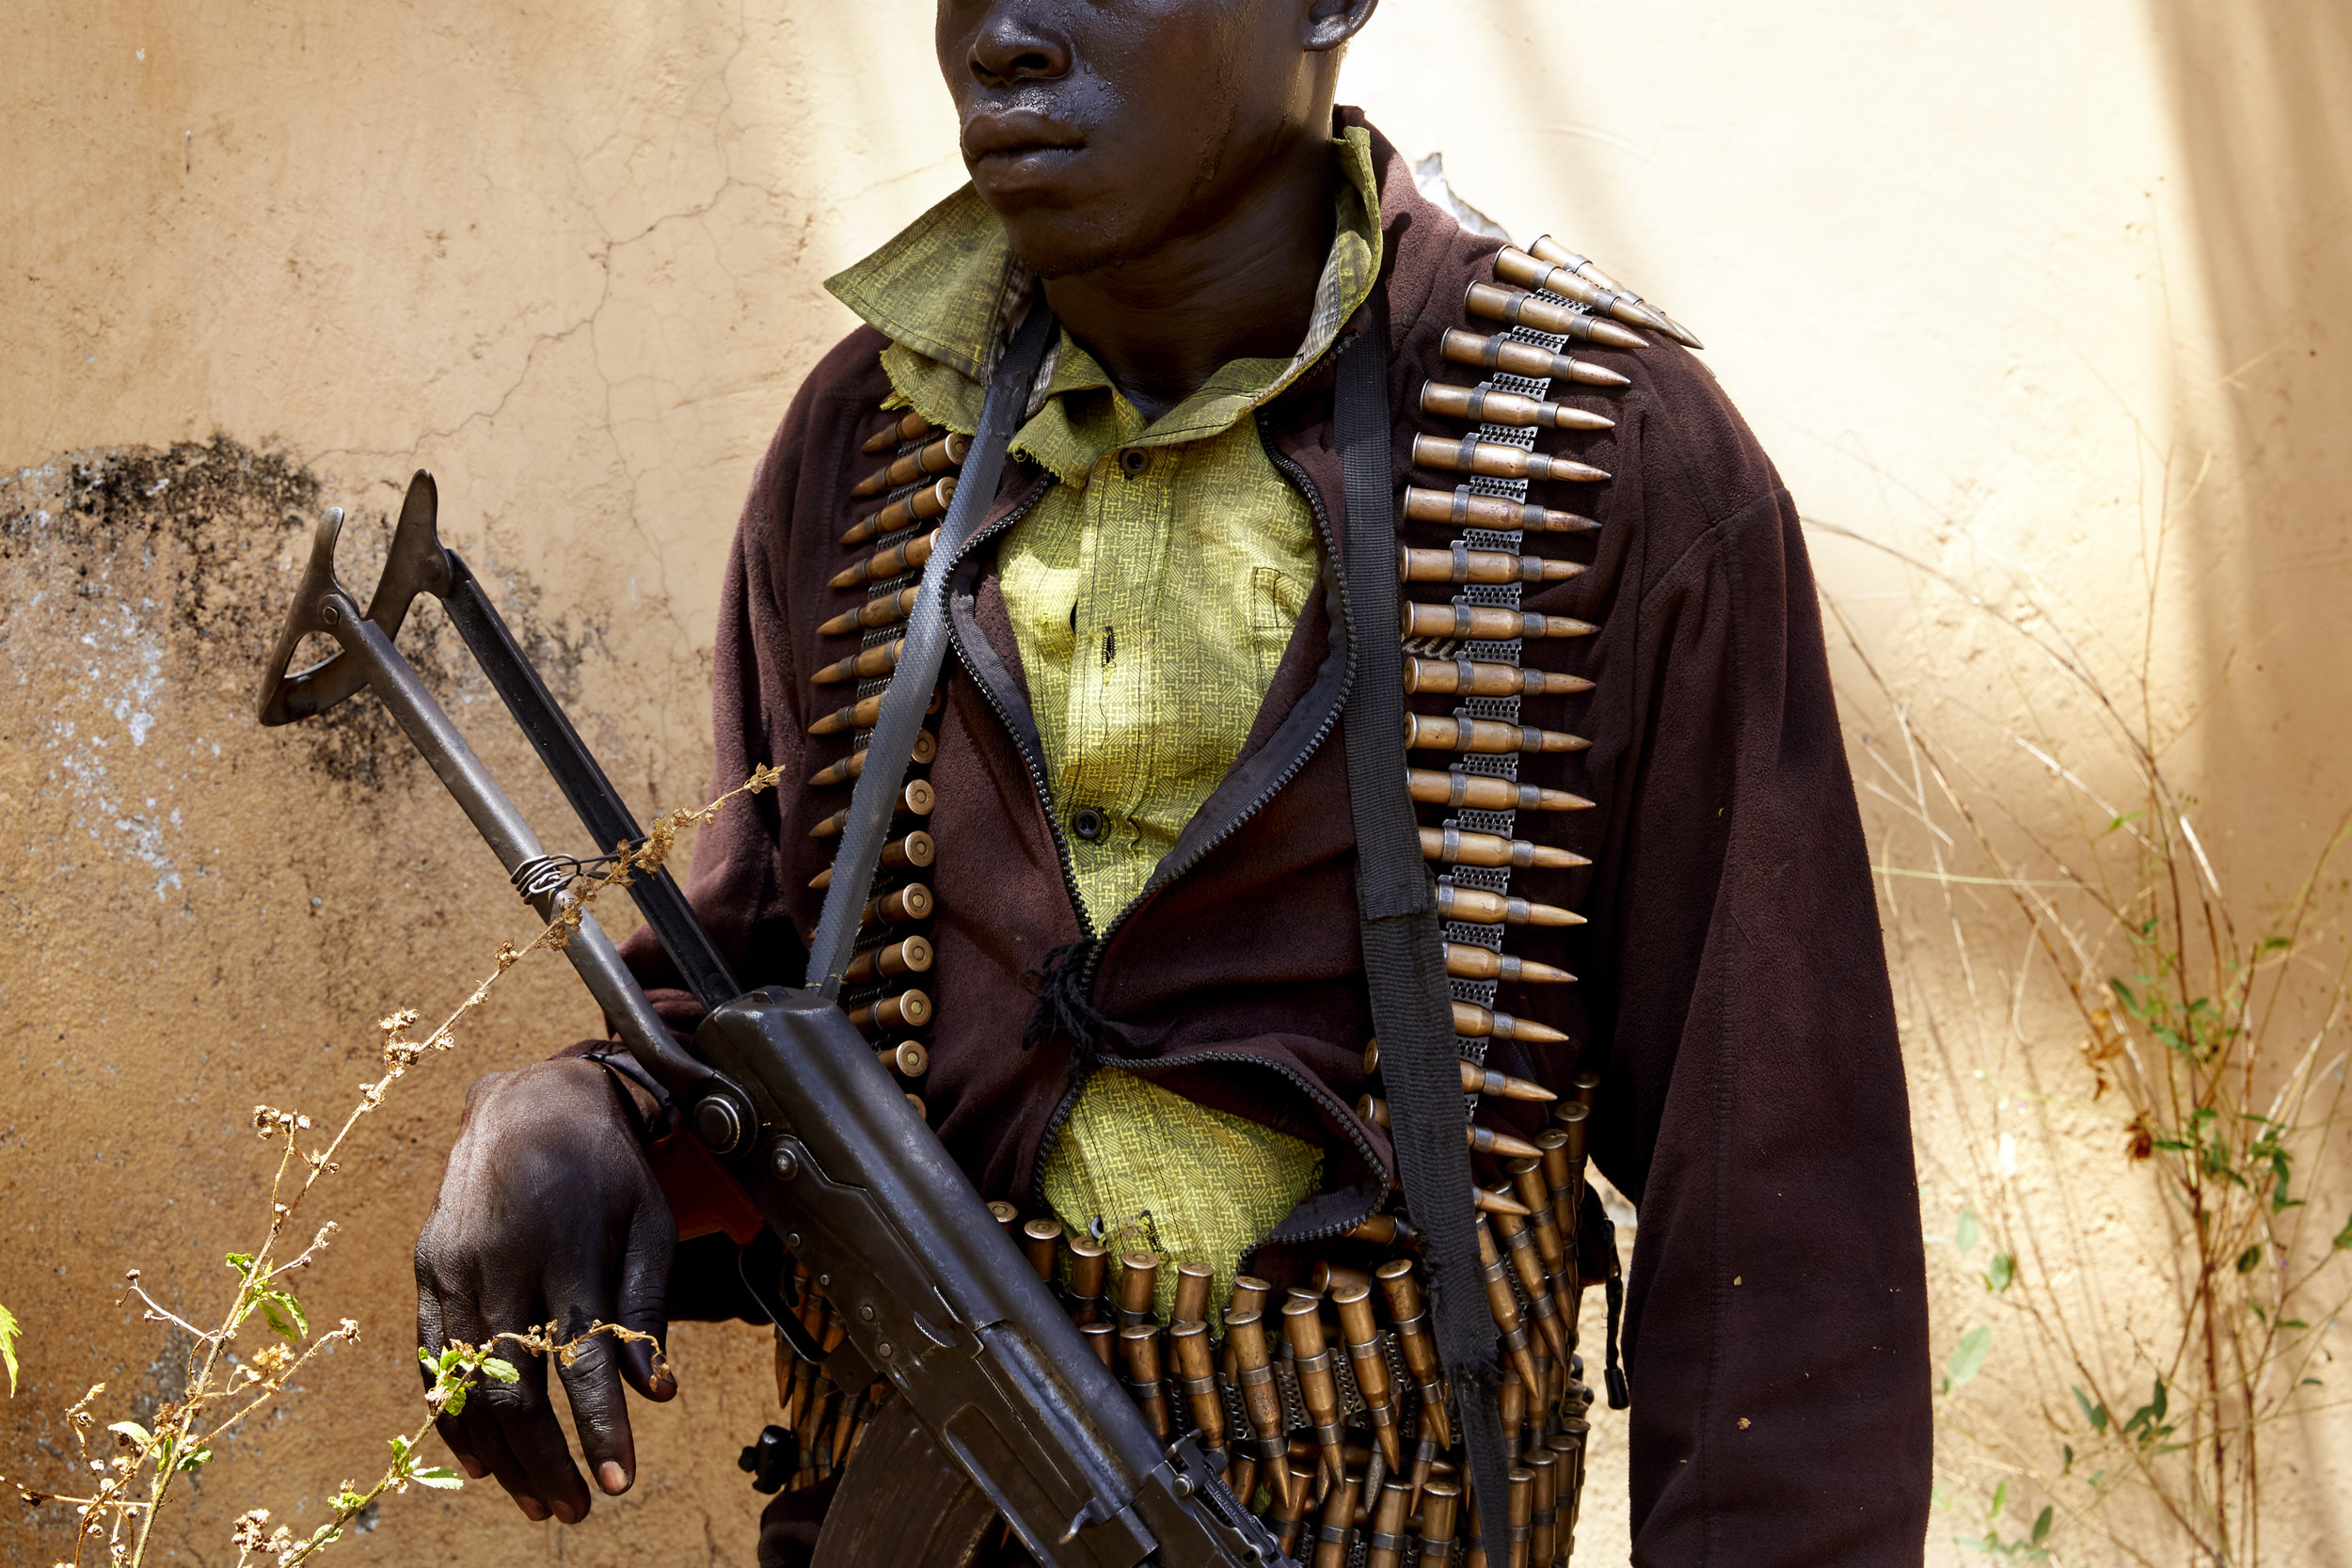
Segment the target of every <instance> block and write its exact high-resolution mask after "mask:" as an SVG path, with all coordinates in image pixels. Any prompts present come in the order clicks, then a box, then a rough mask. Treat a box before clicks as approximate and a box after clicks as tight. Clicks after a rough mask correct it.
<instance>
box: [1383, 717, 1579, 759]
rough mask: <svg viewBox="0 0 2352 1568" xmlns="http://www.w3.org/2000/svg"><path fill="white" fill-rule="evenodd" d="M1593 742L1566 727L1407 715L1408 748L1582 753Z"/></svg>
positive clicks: (1481, 753) (1498, 753)
mask: <svg viewBox="0 0 2352 1568" xmlns="http://www.w3.org/2000/svg"><path fill="white" fill-rule="evenodd" d="M1591 745H1592V742H1591V741H1589V740H1587V739H1585V738H1584V737H1583V736H1581V735H1570V734H1568V733H1567V732H1566V731H1565V730H1545V729H1538V728H1536V727H1535V726H1534V725H1533V724H1506V723H1504V722H1503V721H1501V720H1499V719H1454V718H1445V717H1440V716H1438V715H1437V714H1429V713H1407V714H1406V716H1405V746H1406V750H1407V751H1418V752H1468V753H1470V754H1472V755H1477V756H1505V755H1509V754H1511V753H1513V752H1537V753H1543V752H1555V753H1556V752H1581V751H1583V750H1585V749H1586V748H1587V747H1589V746H1591Z"/></svg>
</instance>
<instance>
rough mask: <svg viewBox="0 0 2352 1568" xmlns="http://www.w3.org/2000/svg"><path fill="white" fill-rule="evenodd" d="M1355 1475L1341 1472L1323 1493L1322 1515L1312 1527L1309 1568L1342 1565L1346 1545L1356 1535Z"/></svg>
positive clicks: (1343, 1563) (1328, 1567)
mask: <svg viewBox="0 0 2352 1568" xmlns="http://www.w3.org/2000/svg"><path fill="white" fill-rule="evenodd" d="M1358 1485H1359V1480H1358V1478H1357V1477H1355V1476H1352V1475H1348V1474H1346V1473H1345V1472H1344V1471H1343V1472H1342V1473H1341V1474H1340V1476H1339V1478H1338V1480H1337V1481H1336V1482H1335V1483H1334V1484H1333V1486H1332V1487H1331V1489H1330V1490H1329V1491H1328V1492H1327V1493H1325V1494H1324V1496H1323V1518H1322V1520H1321V1521H1320V1523H1319V1524H1318V1525H1317V1526H1316V1528H1315V1555H1314V1561H1313V1564H1312V1568H1345V1564H1346V1562H1347V1548H1348V1544H1349V1543H1350V1542H1351V1541H1353V1540H1354V1539H1355V1536H1356V1529H1355V1525H1356V1497H1357V1491H1356V1489H1357V1487H1358Z"/></svg>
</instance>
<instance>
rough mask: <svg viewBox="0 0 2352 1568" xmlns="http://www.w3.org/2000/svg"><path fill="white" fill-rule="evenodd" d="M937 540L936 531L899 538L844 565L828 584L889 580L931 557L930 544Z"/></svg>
mask: <svg viewBox="0 0 2352 1568" xmlns="http://www.w3.org/2000/svg"><path fill="white" fill-rule="evenodd" d="M938 542H939V531H938V530H937V529H933V530H931V531H930V532H929V533H918V534H916V535H915V536H914V538H912V539H903V540H900V541H899V542H898V544H896V545H893V546H890V547H889V548H887V549H882V550H877V551H875V552H874V553H873V554H872V555H869V556H867V557H866V559H865V560H863V561H861V562H858V563H857V564H856V565H854V566H844V567H842V568H841V570H839V571H838V572H835V573H834V575H833V581H832V582H830V583H828V584H827V585H826V586H827V587H831V588H861V587H864V586H865V585H866V583H869V582H888V581H889V580H890V579H891V578H895V577H897V576H898V574H899V573H901V572H911V571H914V569H915V568H916V567H918V566H920V565H922V564H923V562H926V561H929V560H930V558H931V547H932V546H934V545H936V544H937V543H938Z"/></svg>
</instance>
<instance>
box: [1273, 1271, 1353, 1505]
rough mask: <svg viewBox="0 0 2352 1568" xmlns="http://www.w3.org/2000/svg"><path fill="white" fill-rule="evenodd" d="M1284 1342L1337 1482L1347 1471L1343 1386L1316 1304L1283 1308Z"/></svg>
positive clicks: (1290, 1304)
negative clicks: (1342, 1423)
mask: <svg viewBox="0 0 2352 1568" xmlns="http://www.w3.org/2000/svg"><path fill="white" fill-rule="evenodd" d="M1282 1340H1283V1342H1284V1343H1285V1344H1287V1345H1288V1346H1289V1347H1290V1351H1291V1370H1292V1371H1294V1372H1295V1373H1296V1374H1297V1377H1298V1401H1299V1402H1300V1403H1301V1404H1303V1405H1305V1406H1306V1407H1307V1419H1308V1422H1309V1423H1310V1424H1311V1425H1312V1426H1313V1428H1314V1430H1315V1441H1316V1442H1317V1443H1318V1444H1319V1445H1321V1447H1322V1449H1323V1462H1324V1465H1325V1467H1326V1468H1327V1469H1328V1470H1330V1472H1331V1473H1332V1476H1333V1479H1334V1480H1337V1479H1339V1477H1341V1476H1342V1475H1343V1473H1344V1471H1345V1465H1344V1463H1343V1459H1342V1457H1341V1449H1343V1447H1344V1446H1345V1445H1344V1443H1343V1440H1342V1439H1341V1436H1340V1385H1339V1379H1338V1377H1337V1376H1336V1375H1335V1374H1334V1373H1333V1371H1332V1370H1331V1348H1330V1346H1329V1345H1328V1344H1327V1343H1326V1342H1325V1339H1324V1336H1323V1309H1322V1307H1321V1305H1320V1304H1319V1303H1317V1302H1315V1301H1313V1300H1307V1301H1300V1300H1297V1299H1295V1298H1294V1299H1292V1300H1290V1301H1287V1302H1285V1303H1283V1304H1282Z"/></svg>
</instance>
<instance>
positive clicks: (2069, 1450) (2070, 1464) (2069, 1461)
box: [2058, 1443, 2074, 1476]
mask: <svg viewBox="0 0 2352 1568" xmlns="http://www.w3.org/2000/svg"><path fill="white" fill-rule="evenodd" d="M2058 1446H2059V1447H2060V1448H2062V1449H2065V1450H2066V1467H2065V1468H2064V1469H2062V1470H2060V1471H2059V1472H2058V1474H2059V1475H2062V1476H2071V1475H2073V1474H2074V1444H2072V1443H2061V1444H2059V1445H2058Z"/></svg>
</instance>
